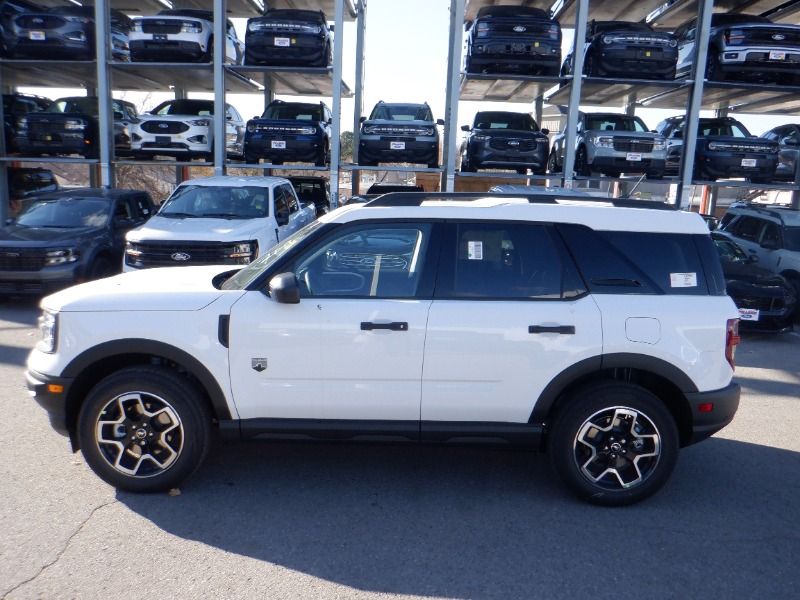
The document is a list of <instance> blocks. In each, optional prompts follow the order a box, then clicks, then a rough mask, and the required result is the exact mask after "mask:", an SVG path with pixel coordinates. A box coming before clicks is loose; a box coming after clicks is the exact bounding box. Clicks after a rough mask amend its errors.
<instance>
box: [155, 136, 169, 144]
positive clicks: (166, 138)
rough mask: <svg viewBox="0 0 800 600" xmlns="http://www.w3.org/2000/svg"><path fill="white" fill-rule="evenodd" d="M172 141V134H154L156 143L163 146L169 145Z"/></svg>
mask: <svg viewBox="0 0 800 600" xmlns="http://www.w3.org/2000/svg"><path fill="white" fill-rule="evenodd" d="M171 143H172V136H169V135H157V136H156V144H160V145H163V146H169V145H170V144H171Z"/></svg>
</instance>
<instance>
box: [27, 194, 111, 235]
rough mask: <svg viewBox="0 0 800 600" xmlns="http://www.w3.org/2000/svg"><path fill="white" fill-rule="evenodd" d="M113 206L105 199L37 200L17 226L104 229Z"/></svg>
mask: <svg viewBox="0 0 800 600" xmlns="http://www.w3.org/2000/svg"><path fill="white" fill-rule="evenodd" d="M111 206H112V203H111V202H109V201H108V200H105V199H103V198H81V197H79V196H75V197H72V196H68V197H63V198H54V199H44V200H37V201H35V202H33V203H32V204H31V205H30V206H29V207H28V209H27V210H26V211H25V212H24V213H22V214H21V215H20V216H19V218H18V219H17V221H16V225H21V226H23V227H49V228H59V229H75V228H80V227H103V226H104V225H105V224H106V223H108V220H109V218H110V217H111Z"/></svg>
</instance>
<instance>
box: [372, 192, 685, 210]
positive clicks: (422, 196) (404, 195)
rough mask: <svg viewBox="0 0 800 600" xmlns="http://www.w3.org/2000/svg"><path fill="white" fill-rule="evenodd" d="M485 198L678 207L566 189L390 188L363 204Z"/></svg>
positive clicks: (398, 203) (656, 208) (399, 203)
mask: <svg viewBox="0 0 800 600" xmlns="http://www.w3.org/2000/svg"><path fill="white" fill-rule="evenodd" d="M486 198H517V199H518V198H525V199H526V200H527V201H528V202H529V203H530V204H561V203H562V202H570V203H575V202H581V203H583V202H586V203H597V204H606V205H611V206H615V207H617V208H649V209H654V210H678V206H677V205H675V204H669V203H666V202H656V201H653V200H630V199H626V198H602V197H598V196H588V195H583V194H571V193H570V192H569V191H568V190H567V191H565V192H564V193H563V194H553V193H542V192H536V191H532V192H530V193H496V192H478V193H476V192H452V193H448V192H390V193H388V194H383V195H382V196H378V197H377V198H375V199H374V200H370V201H369V202H367V203H366V204H364V206H372V207H380V206H420V205H422V203H423V202H427V201H429V200H439V201H446V200H453V201H459V202H472V201H478V200H485V199H486Z"/></svg>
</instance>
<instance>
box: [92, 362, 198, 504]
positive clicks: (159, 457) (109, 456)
mask: <svg viewBox="0 0 800 600" xmlns="http://www.w3.org/2000/svg"><path fill="white" fill-rule="evenodd" d="M77 433H78V440H79V441H80V446H81V452H82V453H83V456H84V458H85V459H86V462H87V463H88V464H89V466H90V467H91V468H92V470H93V471H94V472H95V473H96V474H97V475H98V476H99V477H100V478H101V479H103V480H104V481H105V482H106V483H109V484H110V485H113V486H114V487H116V488H120V489H123V490H128V491H131V492H157V491H162V490H167V489H169V488H172V487H175V486H176V485H178V484H179V483H180V482H181V481H183V480H184V479H186V478H187V477H188V476H189V475H191V474H192V473H193V472H194V471H195V470H196V469H197V467H199V466H200V463H201V462H202V461H203V459H204V458H205V455H206V453H207V452H208V447H209V441H210V436H211V414H210V411H209V409H208V407H207V406H206V404H205V403H204V402H203V399H202V398H201V397H200V394H199V393H198V391H197V390H196V389H195V388H194V387H193V386H192V385H187V382H186V380H185V379H184V378H182V377H180V376H179V375H177V374H176V373H174V372H172V371H168V370H166V369H159V368H155V367H133V368H130V369H124V370H122V371H118V372H116V373H114V374H112V375H109V376H108V377H106V378H105V379H103V380H102V381H101V382H100V383H99V384H97V385H96V386H95V388H94V389H93V390H92V391H91V392H90V393H89V396H88V397H87V398H86V401H85V402H84V404H83V406H82V407H81V411H80V414H79V415H78V432H77Z"/></svg>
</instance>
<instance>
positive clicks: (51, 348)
mask: <svg viewBox="0 0 800 600" xmlns="http://www.w3.org/2000/svg"><path fill="white" fill-rule="evenodd" d="M39 333H41V335H42V339H40V340H39V343H38V344H36V347H37V348H38V349H39V350H40V351H41V352H46V353H47V354H52V353H53V352H55V351H56V339H57V336H58V313H54V312H50V311H48V310H45V311H43V312H42V314H41V316H40V317H39Z"/></svg>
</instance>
